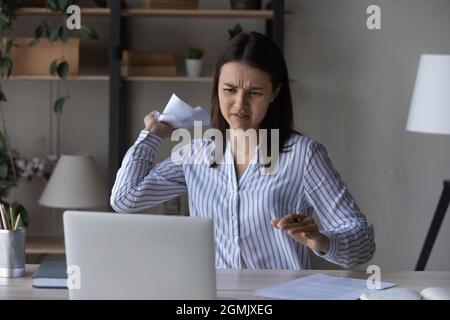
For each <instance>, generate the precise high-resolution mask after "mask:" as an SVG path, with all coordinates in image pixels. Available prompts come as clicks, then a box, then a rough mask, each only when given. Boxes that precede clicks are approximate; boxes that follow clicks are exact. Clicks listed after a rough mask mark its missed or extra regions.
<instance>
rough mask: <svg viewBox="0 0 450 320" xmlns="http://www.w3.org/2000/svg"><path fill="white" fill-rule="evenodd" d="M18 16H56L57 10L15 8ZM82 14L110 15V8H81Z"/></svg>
mask: <svg viewBox="0 0 450 320" xmlns="http://www.w3.org/2000/svg"><path fill="white" fill-rule="evenodd" d="M16 14H17V15H18V16H58V15H61V13H59V12H53V11H50V10H49V9H47V8H19V9H17V10H16ZM81 14H82V15H87V16H110V15H111V9H109V8H84V9H83V8H82V9H81Z"/></svg>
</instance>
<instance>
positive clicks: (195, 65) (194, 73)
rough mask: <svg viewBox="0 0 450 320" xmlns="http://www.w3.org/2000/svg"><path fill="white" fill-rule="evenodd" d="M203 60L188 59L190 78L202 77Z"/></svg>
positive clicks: (187, 68) (187, 67) (188, 74)
mask: <svg viewBox="0 0 450 320" xmlns="http://www.w3.org/2000/svg"><path fill="white" fill-rule="evenodd" d="M202 68H203V60H202V59H186V72H187V76H188V77H200V76H201V75H202Z"/></svg>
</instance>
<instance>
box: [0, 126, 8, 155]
mask: <svg viewBox="0 0 450 320" xmlns="http://www.w3.org/2000/svg"><path fill="white" fill-rule="evenodd" d="M6 150H7V145H6V139H5V137H4V136H3V133H2V132H1V131H0V154H2V153H3V154H5V152H6Z"/></svg>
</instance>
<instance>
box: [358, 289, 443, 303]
mask: <svg viewBox="0 0 450 320" xmlns="http://www.w3.org/2000/svg"><path fill="white" fill-rule="evenodd" d="M360 298H361V300H450V288H445V287H430V288H426V289H423V290H422V291H421V292H420V293H419V292H418V291H416V290H413V289H408V288H393V289H386V290H370V291H367V292H365V293H363V294H362V295H361V297H360Z"/></svg>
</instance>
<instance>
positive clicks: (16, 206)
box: [11, 201, 29, 227]
mask: <svg viewBox="0 0 450 320" xmlns="http://www.w3.org/2000/svg"><path fill="white" fill-rule="evenodd" d="M11 207H12V208H13V210H14V212H15V213H16V218H17V217H18V216H19V214H20V218H21V219H22V222H23V226H24V227H27V226H28V223H29V219H28V210H27V209H26V208H25V207H24V206H23V205H22V204H20V203H18V202H17V201H16V202H13V203H12V204H11Z"/></svg>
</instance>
